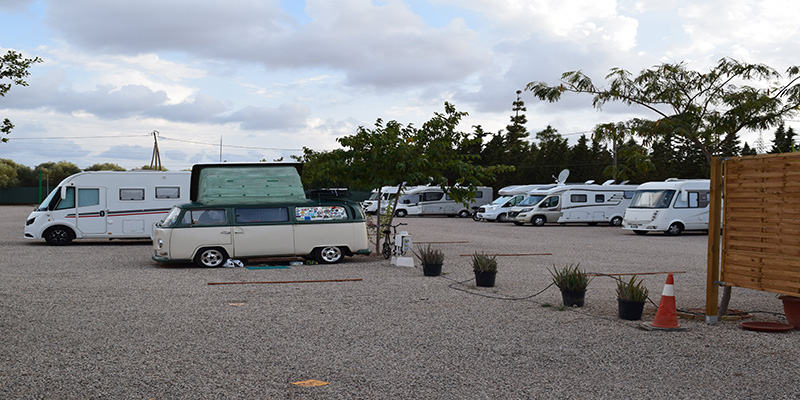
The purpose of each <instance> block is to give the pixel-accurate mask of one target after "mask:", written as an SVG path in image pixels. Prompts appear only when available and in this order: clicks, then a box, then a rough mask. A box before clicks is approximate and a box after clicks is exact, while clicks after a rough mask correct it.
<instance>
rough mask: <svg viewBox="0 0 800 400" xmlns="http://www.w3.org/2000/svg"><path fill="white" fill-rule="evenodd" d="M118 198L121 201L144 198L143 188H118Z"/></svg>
mask: <svg viewBox="0 0 800 400" xmlns="http://www.w3.org/2000/svg"><path fill="white" fill-rule="evenodd" d="M119 199H120V200H122V201H142V200H144V189H120V190H119Z"/></svg>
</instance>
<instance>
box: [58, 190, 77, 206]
mask: <svg viewBox="0 0 800 400" xmlns="http://www.w3.org/2000/svg"><path fill="white" fill-rule="evenodd" d="M65 208H75V188H73V187H68V188H67V197H64V198H63V199H61V200H59V201H58V205H57V206H56V210H63V209H65Z"/></svg>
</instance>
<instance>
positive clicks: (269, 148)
mask: <svg viewBox="0 0 800 400" xmlns="http://www.w3.org/2000/svg"><path fill="white" fill-rule="evenodd" d="M160 137H161V139H167V140H174V141H176V142H185V143H193V144H201V145H205V146H214V147H219V143H210V142H198V141H195V140H185V139H176V138H171V137H168V136H164V135H160ZM223 147H233V148H237V149H254V150H284V151H303V149H284V148H279V147H258V146H237V145H233V144H226V145H224V146H223Z"/></svg>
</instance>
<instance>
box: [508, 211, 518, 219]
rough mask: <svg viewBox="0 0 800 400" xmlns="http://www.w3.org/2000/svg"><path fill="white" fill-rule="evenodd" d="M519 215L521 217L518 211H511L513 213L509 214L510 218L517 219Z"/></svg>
mask: <svg viewBox="0 0 800 400" xmlns="http://www.w3.org/2000/svg"><path fill="white" fill-rule="evenodd" d="M517 215H519V213H518V212H516V211H511V212H509V213H508V218H516V217H517Z"/></svg>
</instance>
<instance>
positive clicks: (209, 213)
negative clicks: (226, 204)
mask: <svg viewBox="0 0 800 400" xmlns="http://www.w3.org/2000/svg"><path fill="white" fill-rule="evenodd" d="M187 214H188V213H187ZM191 214H192V216H191V222H192V225H223V224H225V223H226V221H227V218H226V217H225V210H224V209H211V210H191Z"/></svg>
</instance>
